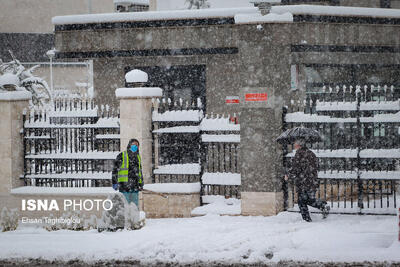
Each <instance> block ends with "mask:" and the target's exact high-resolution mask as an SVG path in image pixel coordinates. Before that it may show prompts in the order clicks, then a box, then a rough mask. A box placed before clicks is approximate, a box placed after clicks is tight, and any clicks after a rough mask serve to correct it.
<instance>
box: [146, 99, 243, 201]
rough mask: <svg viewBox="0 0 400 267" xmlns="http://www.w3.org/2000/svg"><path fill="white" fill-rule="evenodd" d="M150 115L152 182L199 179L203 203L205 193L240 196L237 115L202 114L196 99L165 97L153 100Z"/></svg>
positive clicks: (192, 180)
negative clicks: (151, 129)
mask: <svg viewBox="0 0 400 267" xmlns="http://www.w3.org/2000/svg"><path fill="white" fill-rule="evenodd" d="M152 118H153V140H154V142H153V144H154V149H153V151H154V154H153V166H154V170H153V173H154V180H153V182H156V183H192V182H200V183H201V194H202V196H203V198H202V199H203V203H205V202H208V201H204V200H205V199H209V198H204V196H206V195H207V196H209V195H212V196H214V195H222V196H226V197H237V198H239V197H240V190H239V187H240V173H239V169H238V155H239V142H240V134H239V133H240V126H239V125H238V124H237V119H236V120H232V121H231V118H230V117H222V116H214V115H212V116H204V115H203V110H202V104H201V102H200V100H197V101H196V102H193V103H192V104H188V103H184V102H183V101H179V102H176V103H172V102H171V101H169V100H168V99H163V100H161V101H154V108H153V116H152ZM235 123H236V124H235ZM232 177H233V178H232Z"/></svg>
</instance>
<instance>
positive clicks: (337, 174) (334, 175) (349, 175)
mask: <svg viewBox="0 0 400 267" xmlns="http://www.w3.org/2000/svg"><path fill="white" fill-rule="evenodd" d="M318 178H320V179H357V172H356V171H355V172H354V171H353V172H351V171H347V172H345V171H332V172H330V171H327V172H325V171H319V172H318Z"/></svg>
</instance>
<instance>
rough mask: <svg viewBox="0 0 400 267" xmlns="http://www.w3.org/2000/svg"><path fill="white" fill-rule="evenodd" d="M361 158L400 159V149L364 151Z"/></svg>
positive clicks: (361, 152)
mask: <svg viewBox="0 0 400 267" xmlns="http://www.w3.org/2000/svg"><path fill="white" fill-rule="evenodd" d="M360 157H361V158H400V149H399V148H394V149H363V150H361V151H360Z"/></svg>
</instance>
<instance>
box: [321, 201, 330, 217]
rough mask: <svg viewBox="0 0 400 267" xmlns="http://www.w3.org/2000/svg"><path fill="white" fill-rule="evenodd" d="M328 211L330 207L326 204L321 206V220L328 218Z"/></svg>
mask: <svg viewBox="0 0 400 267" xmlns="http://www.w3.org/2000/svg"><path fill="white" fill-rule="evenodd" d="M330 210H331V207H330V206H329V205H328V204H326V205H325V206H323V207H322V208H321V212H322V219H326V218H327V217H328V215H329V211H330Z"/></svg>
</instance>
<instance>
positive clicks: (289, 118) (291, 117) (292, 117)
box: [285, 112, 357, 123]
mask: <svg viewBox="0 0 400 267" xmlns="http://www.w3.org/2000/svg"><path fill="white" fill-rule="evenodd" d="M285 121H286V122H310V123H312V122H320V123H321V122H325V123H346V122H353V123H355V122H357V118H332V117H330V116H323V115H317V114H305V113H304V112H293V113H288V114H286V117H285Z"/></svg>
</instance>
